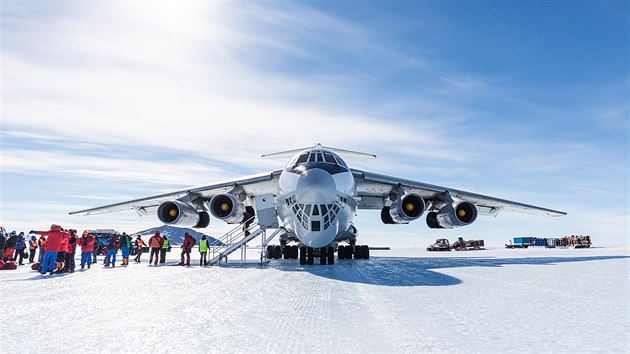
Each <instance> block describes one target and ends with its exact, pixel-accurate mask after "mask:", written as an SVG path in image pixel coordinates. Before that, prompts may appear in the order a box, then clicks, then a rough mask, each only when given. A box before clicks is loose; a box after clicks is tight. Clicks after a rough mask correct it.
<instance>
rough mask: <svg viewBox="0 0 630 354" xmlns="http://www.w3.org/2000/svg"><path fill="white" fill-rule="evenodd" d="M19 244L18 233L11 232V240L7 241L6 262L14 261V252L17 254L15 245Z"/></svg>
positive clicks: (5, 247) (5, 246) (5, 248)
mask: <svg viewBox="0 0 630 354" xmlns="http://www.w3.org/2000/svg"><path fill="white" fill-rule="evenodd" d="M16 244H17V233H16V232H15V231H11V233H10V234H9V238H8V239H7V241H6V243H5V245H4V259H3V260H4V261H5V262H8V261H12V260H13V252H15V245H16Z"/></svg>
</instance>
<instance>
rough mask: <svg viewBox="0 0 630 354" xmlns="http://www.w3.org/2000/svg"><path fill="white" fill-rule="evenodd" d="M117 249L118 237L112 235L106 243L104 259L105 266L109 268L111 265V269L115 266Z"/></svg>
mask: <svg viewBox="0 0 630 354" xmlns="http://www.w3.org/2000/svg"><path fill="white" fill-rule="evenodd" d="M118 248H120V237H118V235H114V236H113V237H111V238H110V239H109V241H107V257H106V258H105V266H106V267H109V265H110V264H111V265H112V268H114V267H115V266H116V253H117V252H118Z"/></svg>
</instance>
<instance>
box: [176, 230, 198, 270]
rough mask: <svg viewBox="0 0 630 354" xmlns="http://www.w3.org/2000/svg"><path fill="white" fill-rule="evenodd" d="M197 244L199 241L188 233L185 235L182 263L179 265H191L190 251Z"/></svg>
mask: <svg viewBox="0 0 630 354" xmlns="http://www.w3.org/2000/svg"><path fill="white" fill-rule="evenodd" d="M196 243H197V240H195V238H194V237H193V236H192V235H191V234H189V233H188V232H187V233H185V234H184V244H183V245H182V261H181V262H180V263H179V265H187V266H189V265H190V251H191V250H192V248H193V246H194V245H195V244H196ZM184 255H186V257H187V258H186V263H184Z"/></svg>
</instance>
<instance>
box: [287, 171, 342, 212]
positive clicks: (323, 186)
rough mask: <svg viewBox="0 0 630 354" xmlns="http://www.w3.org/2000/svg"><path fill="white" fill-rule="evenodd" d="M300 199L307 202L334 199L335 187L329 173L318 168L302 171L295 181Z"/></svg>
mask: <svg viewBox="0 0 630 354" xmlns="http://www.w3.org/2000/svg"><path fill="white" fill-rule="evenodd" d="M297 191H299V192H301V193H300V200H302V201H303V202H307V203H316V202H320V201H322V202H330V201H331V198H332V200H335V197H336V195H337V189H336V185H335V180H334V179H333V178H332V176H331V175H330V173H328V172H326V171H324V170H321V169H319V168H313V169H310V170H306V171H304V173H303V174H302V175H301V176H300V178H299V179H298V182H297Z"/></svg>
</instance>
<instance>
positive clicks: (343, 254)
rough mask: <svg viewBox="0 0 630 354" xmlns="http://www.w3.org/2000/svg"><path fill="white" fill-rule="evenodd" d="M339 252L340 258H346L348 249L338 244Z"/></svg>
mask: <svg viewBox="0 0 630 354" xmlns="http://www.w3.org/2000/svg"><path fill="white" fill-rule="evenodd" d="M337 254H338V255H339V256H338V257H339V259H344V258H345V254H346V250H345V247H344V246H337Z"/></svg>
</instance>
